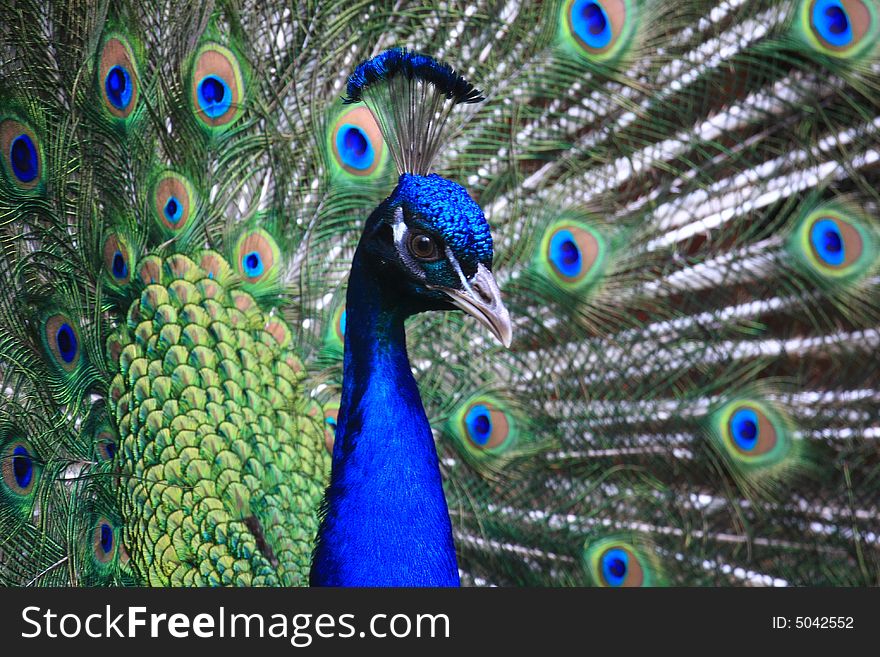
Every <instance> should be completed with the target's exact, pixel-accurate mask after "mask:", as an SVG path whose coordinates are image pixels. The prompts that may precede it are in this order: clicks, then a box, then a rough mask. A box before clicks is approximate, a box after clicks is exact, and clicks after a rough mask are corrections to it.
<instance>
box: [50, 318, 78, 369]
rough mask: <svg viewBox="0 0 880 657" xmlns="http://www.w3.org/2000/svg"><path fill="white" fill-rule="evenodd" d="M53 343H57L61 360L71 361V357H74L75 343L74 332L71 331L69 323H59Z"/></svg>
mask: <svg viewBox="0 0 880 657" xmlns="http://www.w3.org/2000/svg"><path fill="white" fill-rule="evenodd" d="M55 343H56V344H57V345H58V353H59V354H60V355H61V360H63V361H64V362H65V363H68V364H69V363H72V362H73V359H74V358H76V350H77V343H76V334H75V333H74V332H73V329H72V328H71V327H70V324H62V325H61V327H60V328H59V329H58V332H57V333H56V334H55Z"/></svg>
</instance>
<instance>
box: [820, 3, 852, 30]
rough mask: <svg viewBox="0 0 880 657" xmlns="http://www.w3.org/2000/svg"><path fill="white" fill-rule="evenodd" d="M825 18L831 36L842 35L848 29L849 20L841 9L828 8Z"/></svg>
mask: <svg viewBox="0 0 880 657" xmlns="http://www.w3.org/2000/svg"><path fill="white" fill-rule="evenodd" d="M825 17H826V18H827V19H828V31H829V32H831V33H832V34H842V33H843V32H846V29H847V28H848V27H849V19H848V18H847V17H846V12H845V11H844V10H843V9H842V8H841V7H828V8H827V9H826V10H825Z"/></svg>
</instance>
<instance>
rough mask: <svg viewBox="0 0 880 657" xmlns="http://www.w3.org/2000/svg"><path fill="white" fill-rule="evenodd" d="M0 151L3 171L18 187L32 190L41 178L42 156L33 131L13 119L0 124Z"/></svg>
mask: <svg viewBox="0 0 880 657" xmlns="http://www.w3.org/2000/svg"><path fill="white" fill-rule="evenodd" d="M0 149H2V159H3V165H4V169H6V172H7V175H8V176H9V177H10V178H11V180H12V182H14V183H15V184H16V185H17V186H18V187H20V188H21V189H24V190H31V189H34V188H35V187H36V186H37V185H38V184H39V182H40V179H41V176H42V155H41V153H40V146H39V141H38V140H37V137H36V135H34V133H33V131H32V130H31V129H30V128H28V127H27V126H26V125H24V124H23V123H20V122H18V121H15V120H14V119H5V120H3V121H2V122H0Z"/></svg>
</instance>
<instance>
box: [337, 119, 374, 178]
mask: <svg viewBox="0 0 880 657" xmlns="http://www.w3.org/2000/svg"><path fill="white" fill-rule="evenodd" d="M336 150H337V151H338V152H339V157H340V159H342V163H343V164H345V165H346V166H349V167H351V168H352V169H357V170H359V171H363V170H365V169H369V168H370V167H371V166H373V161H374V160H375V159H376V156H375V153H374V152H373V145H372V144H371V143H370V139H369V137H367V134H366V133H365V132H364V131H363V130H362V129H361V128H359V127H358V126H356V125H351V124H349V123H346V124H344V125H342V126H341V127H340V128H339V132H337V133H336Z"/></svg>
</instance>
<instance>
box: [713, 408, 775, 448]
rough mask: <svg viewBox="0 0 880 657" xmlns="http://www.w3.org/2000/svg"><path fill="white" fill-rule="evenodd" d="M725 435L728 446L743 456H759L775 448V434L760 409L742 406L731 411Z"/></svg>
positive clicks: (770, 423)
mask: <svg viewBox="0 0 880 657" xmlns="http://www.w3.org/2000/svg"><path fill="white" fill-rule="evenodd" d="M726 435H727V437H728V439H729V442H730V446H731V447H732V448H733V449H735V450H736V451H738V452H739V453H741V454H743V455H750V456H760V455H761V454H766V453H767V452H769V451H770V450H772V449H773V448H774V447H775V446H776V442H777V439H778V438H777V433H776V429H775V427H774V426H773V423H772V422H770V419H769V418H768V417H767V415H766V413H764V412H763V411H762V410H761V409H760V408H758V407H755V406H748V405H742V406H738V407H736V408H735V409H733V410H732V411H731V413H730V419H729V420H728V423H727V432H726Z"/></svg>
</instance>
